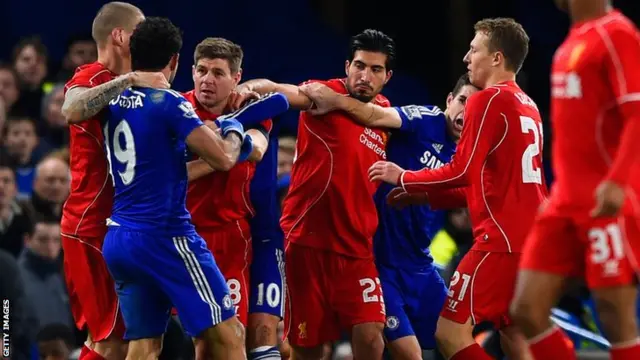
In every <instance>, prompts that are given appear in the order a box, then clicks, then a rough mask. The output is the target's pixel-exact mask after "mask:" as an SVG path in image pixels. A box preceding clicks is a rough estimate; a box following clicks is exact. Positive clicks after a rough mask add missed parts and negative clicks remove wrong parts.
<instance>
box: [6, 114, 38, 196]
mask: <svg viewBox="0 0 640 360" xmlns="http://www.w3.org/2000/svg"><path fill="white" fill-rule="evenodd" d="M4 135H5V137H4V142H3V145H4V149H5V150H6V152H7V154H9V156H10V157H11V159H12V160H13V162H14V169H15V170H16V176H17V177H16V181H17V183H18V193H19V195H20V197H28V196H30V195H31V192H32V189H33V178H34V168H35V165H36V164H37V163H38V161H40V159H41V158H42V157H43V156H44V154H45V153H46V152H47V149H46V144H42V145H40V140H39V138H38V135H37V131H36V122H35V121H34V120H33V119H32V118H30V117H28V116H21V115H16V116H11V117H9V118H8V119H7V121H6V124H5V131H4Z"/></svg>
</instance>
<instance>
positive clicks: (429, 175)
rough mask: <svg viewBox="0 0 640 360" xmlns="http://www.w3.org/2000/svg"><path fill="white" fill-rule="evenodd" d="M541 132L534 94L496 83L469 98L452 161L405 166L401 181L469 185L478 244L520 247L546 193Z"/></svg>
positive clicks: (424, 187)
mask: <svg viewBox="0 0 640 360" xmlns="http://www.w3.org/2000/svg"><path fill="white" fill-rule="evenodd" d="M542 138H543V136H542V121H541V120H540V114H539V113H538V108H537V106H536V104H535V103H534V102H533V100H531V98H529V96H528V95H527V94H525V93H524V92H523V91H522V90H521V89H520V88H519V87H518V85H517V84H516V83H515V82H512V81H508V82H503V83H500V84H496V85H494V86H491V87H489V88H487V89H485V90H482V91H479V92H477V93H476V94H474V95H472V96H471V97H470V98H469V100H468V102H467V105H466V108H465V116H464V129H463V131H462V137H461V139H460V144H459V145H458V148H457V150H456V154H455V156H454V157H453V159H452V160H451V162H450V163H449V164H447V165H445V166H443V167H441V168H439V169H434V170H430V169H424V170H420V171H405V172H403V174H402V176H401V177H400V183H401V184H402V186H403V187H404V189H405V190H406V191H408V192H422V191H426V192H436V191H442V190H448V189H452V188H456V187H463V186H466V187H467V188H466V197H467V204H468V207H469V213H470V216H471V223H472V224H473V236H474V239H475V244H474V249H476V250H481V251H492V252H510V253H511V252H514V253H519V252H521V251H522V246H523V244H524V241H525V237H526V235H527V232H528V231H529V228H530V226H531V224H532V222H533V219H534V217H535V215H536V213H537V211H538V207H539V206H540V204H541V203H542V201H543V200H544V199H545V198H546V196H547V187H546V184H545V180H544V174H543V169H542Z"/></svg>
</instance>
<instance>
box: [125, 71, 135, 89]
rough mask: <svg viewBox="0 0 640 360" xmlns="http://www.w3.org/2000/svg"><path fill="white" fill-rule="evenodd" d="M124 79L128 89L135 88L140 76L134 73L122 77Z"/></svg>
mask: <svg viewBox="0 0 640 360" xmlns="http://www.w3.org/2000/svg"><path fill="white" fill-rule="evenodd" d="M122 77H123V78H124V82H125V83H126V84H127V87H129V86H134V85H135V84H136V79H137V78H138V74H137V73H136V72H135V71H134V72H130V73H127V74H124V75H122Z"/></svg>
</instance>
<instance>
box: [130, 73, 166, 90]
mask: <svg viewBox="0 0 640 360" xmlns="http://www.w3.org/2000/svg"><path fill="white" fill-rule="evenodd" d="M131 79H132V85H133V86H136V87H144V88H154V89H168V88H169V87H171V85H169V81H167V78H166V77H165V76H164V74H163V73H161V72H148V71H134V72H132V73H131Z"/></svg>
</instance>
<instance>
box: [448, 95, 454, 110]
mask: <svg viewBox="0 0 640 360" xmlns="http://www.w3.org/2000/svg"><path fill="white" fill-rule="evenodd" d="M452 101H453V93H449V95H447V107H449V105H450V104H451V102H452Z"/></svg>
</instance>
